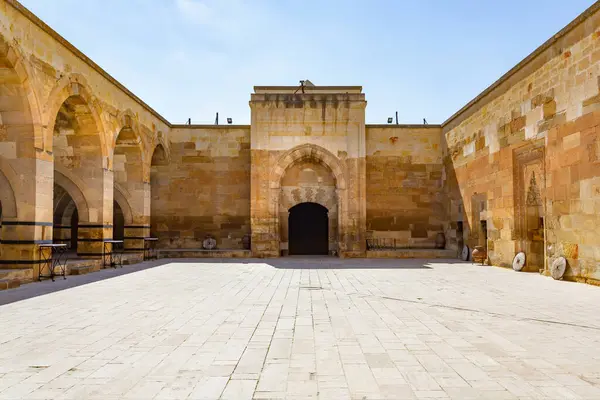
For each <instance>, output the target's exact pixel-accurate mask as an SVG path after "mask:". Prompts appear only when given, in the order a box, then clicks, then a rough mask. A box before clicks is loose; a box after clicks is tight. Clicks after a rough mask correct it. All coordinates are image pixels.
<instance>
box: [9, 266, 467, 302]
mask: <svg viewBox="0 0 600 400" xmlns="http://www.w3.org/2000/svg"><path fill="white" fill-rule="evenodd" d="M172 263H186V264H187V263H194V264H206V263H211V264H267V265H270V266H272V267H273V268H277V269H309V270H310V269H332V270H333V269H398V270H408V269H422V270H431V269H432V268H433V265H435V263H444V264H458V263H460V261H458V260H452V259H372V258H351V259H347V258H346V259H341V258H337V257H324V256H290V257H285V258H277V259H265V258H216V259H215V258H194V259H188V258H176V259H167V258H166V259H161V260H157V261H145V262H142V263H139V264H134V265H125V266H124V267H123V268H117V269H113V268H108V269H101V270H100V271H97V272H94V273H91V274H87V275H71V276H68V277H67V279H66V280H65V279H62V278H60V277H58V278H56V281H55V282H52V281H50V280H45V281H42V282H37V281H36V282H33V283H30V284H26V285H23V286H20V287H18V288H16V289H9V290H3V291H0V306H2V305H5V304H10V303H14V302H17V301H21V300H25V299H30V298H33V297H37V296H42V295H45V294H49V293H54V292H58V291H61V290H65V289H70V288H73V287H77V286H82V285H86V284H88V283H93V282H98V281H102V280H105V279H110V278H114V277H117V276H121V275H126V274H131V273H134V272H138V271H143V270H145V269H149V268H154V267H159V266H161V265H166V264H172Z"/></svg>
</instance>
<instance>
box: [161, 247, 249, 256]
mask: <svg viewBox="0 0 600 400" xmlns="http://www.w3.org/2000/svg"><path fill="white" fill-rule="evenodd" d="M156 252H157V257H158V258H250V257H252V252H251V251H250V250H240V249H214V250H206V249H202V248H198V249H157V250H156Z"/></svg>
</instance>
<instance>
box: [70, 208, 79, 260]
mask: <svg viewBox="0 0 600 400" xmlns="http://www.w3.org/2000/svg"><path fill="white" fill-rule="evenodd" d="M78 234H79V214H78V213H77V209H75V210H73V215H71V250H72V251H77V235H78Z"/></svg>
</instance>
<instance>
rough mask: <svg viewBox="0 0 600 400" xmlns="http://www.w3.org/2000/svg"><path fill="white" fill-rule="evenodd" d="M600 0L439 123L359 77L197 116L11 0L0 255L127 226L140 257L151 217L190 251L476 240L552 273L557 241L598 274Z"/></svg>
mask: <svg viewBox="0 0 600 400" xmlns="http://www.w3.org/2000/svg"><path fill="white" fill-rule="evenodd" d="M599 10H600V3H596V4H594V5H593V6H592V7H590V8H589V9H588V10H586V11H585V12H584V13H583V14H581V16H579V17H578V18H577V19H576V20H574V21H573V22H572V23H571V24H569V25H568V26H567V27H565V28H564V29H563V30H562V31H561V32H559V33H558V34H556V35H554V36H553V37H552V38H551V39H550V40H549V41H548V42H546V43H545V44H543V45H542V46H541V47H540V48H539V49H538V50H536V51H535V52H534V53H532V54H531V55H530V56H528V57H527V58H526V59H524V60H523V61H522V62H521V63H519V64H518V65H517V66H515V68H513V69H512V70H511V71H509V72H508V73H507V74H506V75H505V76H503V77H502V78H500V80H498V81H497V82H496V83H495V84H493V85H492V86H491V87H490V88H489V89H487V90H486V91H484V92H483V93H482V94H481V95H480V96H478V97H477V98H476V99H474V100H473V101H471V102H470V103H469V104H467V105H466V106H465V107H464V108H463V109H461V110H459V111H458V112H457V113H456V114H455V115H453V116H452V117H450V118H449V119H448V120H447V121H446V122H444V123H443V124H441V125H393V124H389V125H369V124H366V122H365V109H366V107H367V100H366V95H365V93H363V91H362V87H360V86H315V85H313V84H312V83H310V82H309V81H305V82H304V83H303V84H302V86H257V87H255V88H254V91H253V93H252V94H251V95H250V103H249V106H250V107H249V108H250V116H251V123H250V125H243V126H234V125H225V126H217V125H202V126H194V125H173V124H171V123H169V122H168V121H167V120H165V119H164V118H163V117H162V116H160V115H159V114H158V113H157V112H156V111H154V110H153V109H152V108H151V107H149V106H148V105H147V104H145V103H144V102H143V101H142V100H141V99H139V98H138V97H136V96H135V95H134V94H133V93H131V92H130V91H129V90H127V89H126V88H125V87H124V86H123V85H121V84H120V83H119V82H117V81H116V80H115V79H114V78H112V77H111V76H110V75H109V74H108V73H107V72H106V71H104V70H102V69H101V68H100V67H99V66H98V65H96V64H95V63H94V62H93V61H92V60H90V59H89V58H87V57H86V56H85V55H84V54H82V53H81V52H80V51H79V50H77V49H76V48H75V47H73V46H72V45H71V44H70V43H68V42H67V41H66V40H65V39H64V38H62V37H61V36H60V35H59V34H57V33H56V32H55V31H53V30H52V29H51V28H50V27H49V26H47V25H46V24H45V23H44V22H42V21H41V20H40V19H39V18H37V17H36V16H35V15H33V14H32V13H31V12H30V11H28V10H27V9H26V8H24V7H23V6H22V5H21V4H20V3H19V2H18V1H16V0H0V223H1V224H0V266H1V268H0V269H3V270H7V269H14V270H17V269H18V270H22V269H27V270H28V273H27V276H32V277H33V279H35V278H36V276H37V274H38V272H39V271H38V269H39V264H40V257H41V254H40V251H39V245H40V244H42V243H49V242H59V243H66V244H68V246H70V250H71V252H73V253H76V254H77V255H78V256H80V257H91V258H96V259H98V257H99V256H100V254H101V252H102V248H103V245H102V242H103V241H104V240H106V239H110V238H116V239H123V241H124V247H125V251H126V252H128V253H135V254H131V257H132V259H136V257H137V258H139V257H141V252H142V250H143V246H144V240H143V239H144V237H147V236H156V237H157V238H158V247H159V248H161V249H164V250H169V251H174V250H177V249H185V252H184V253H186V254H194V251H199V250H200V249H201V248H202V246H203V242H204V240H205V239H206V238H207V237H212V238H213V239H214V242H215V243H214V244H215V245H216V249H217V250H218V251H217V252H215V254H223V255H227V254H237V255H239V254H244V255H246V254H251V255H252V256H254V257H280V256H287V255H290V254H294V252H295V251H298V250H297V249H302V251H308V252H309V253H310V252H311V251H317V250H315V249H318V252H319V254H323V253H328V254H330V255H337V256H340V257H346V258H350V257H384V256H390V257H395V256H408V255H409V254H419V252H418V251H416V252H415V251H413V250H415V249H417V250H422V251H423V252H424V254H435V255H441V254H443V255H447V254H457V252H458V251H459V250H460V249H461V248H462V246H463V244H466V245H468V246H469V247H471V248H473V247H475V246H482V247H483V248H485V249H487V254H488V258H489V262H490V263H491V264H493V265H498V266H510V265H511V262H512V259H513V257H514V256H515V254H516V253H517V252H520V251H523V252H525V253H526V256H527V263H526V266H525V270H526V271H532V272H539V271H541V272H543V273H546V274H548V271H549V265H551V263H552V262H553V261H554V260H555V259H557V258H558V257H560V256H564V257H565V258H566V259H567V261H568V267H567V271H566V275H565V277H566V278H567V279H573V280H580V281H585V282H589V283H598V282H600V230H599V229H600V228H599V227H600V139H599V137H600V11H599ZM301 209H302V210H304V211H302V212H303V213H305V214H301V216H300V217H298V215H300V214H297V213H299V212H300V211H298V210H301ZM294 221H295V222H294ZM440 233H444V235H445V239H446V243H445V249H444V250H442V251H439V252H438V253H435V252H432V251H433V250H432V248H433V247H434V246H436V239H437V238H438V235H439V234H440ZM368 240H381V241H383V242H386V241H387V243H394V246H395V247H396V248H398V249H403V250H402V251H400V250H398V251H392V250H390V249H386V251H380V252H378V251H377V249H372V248H369V249H368V248H367V247H368V246H367V242H368ZM312 242H318V243H316V244H315V243H313V244H314V246H313V245H312V244H311V243H312ZM406 249H411V250H410V251H408V250H407V251H404V250H406ZM367 250H368V251H367ZM248 252H250V253H248ZM430 252H431V253H430ZM197 253H198V254H204V253H200V252H197ZM136 254H137V256H136ZM182 254H183V253H182Z"/></svg>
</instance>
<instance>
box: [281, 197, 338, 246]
mask: <svg viewBox="0 0 600 400" xmlns="http://www.w3.org/2000/svg"><path fill="white" fill-rule="evenodd" d="M327 213H328V211H327V208H325V207H323V206H322V205H320V204H317V203H300V204H298V205H296V206H294V207H292V208H290V216H289V225H288V227H289V228H288V229H289V231H288V237H289V253H290V255H309V254H310V255H326V254H328V250H329V219H328V215H327Z"/></svg>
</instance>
